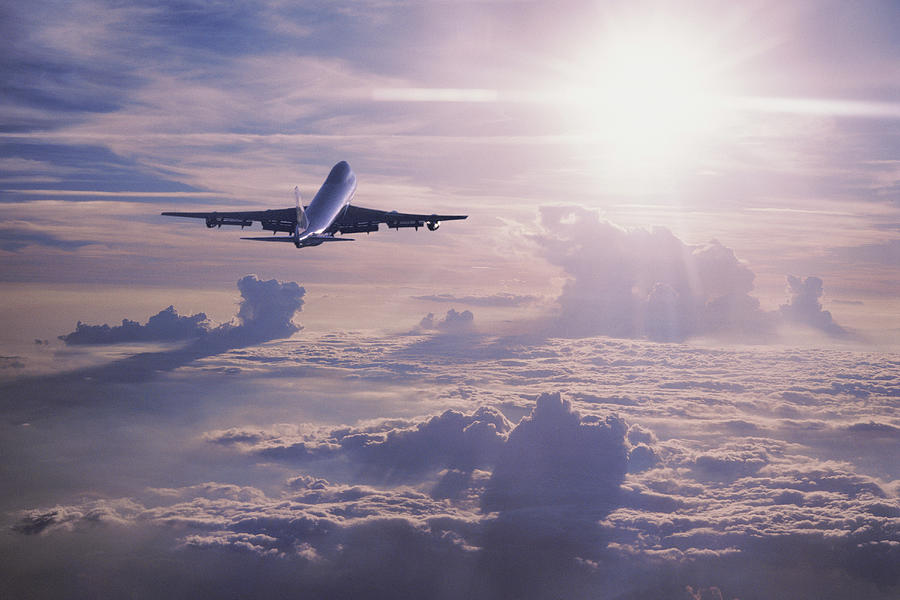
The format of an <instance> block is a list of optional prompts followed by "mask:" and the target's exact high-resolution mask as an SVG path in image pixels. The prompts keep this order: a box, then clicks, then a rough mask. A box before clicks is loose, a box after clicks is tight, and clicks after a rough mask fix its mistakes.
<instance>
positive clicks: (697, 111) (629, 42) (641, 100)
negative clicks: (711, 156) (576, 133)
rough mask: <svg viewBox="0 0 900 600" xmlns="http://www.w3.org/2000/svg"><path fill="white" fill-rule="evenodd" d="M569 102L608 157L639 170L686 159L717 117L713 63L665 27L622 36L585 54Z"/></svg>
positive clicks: (694, 45) (717, 89) (692, 43)
mask: <svg viewBox="0 0 900 600" xmlns="http://www.w3.org/2000/svg"><path fill="white" fill-rule="evenodd" d="M582 57H583V58H582V60H581V61H580V62H579V65H578V68H577V69H576V75H575V80H576V81H575V85H574V86H573V89H571V90H568V91H567V96H568V98H567V102H568V103H572V104H574V105H575V106H577V107H578V110H577V111H576V112H577V114H578V117H577V118H578V120H579V123H578V125H579V126H581V127H583V129H584V133H585V134H586V135H587V136H588V137H592V138H595V140H596V141H600V142H601V143H603V144H604V145H609V146H610V150H611V154H612V156H611V158H612V159H613V160H616V161H617V162H621V163H623V165H624V166H628V165H631V166H637V165H636V163H640V164H641V166H642V168H644V167H646V166H647V163H648V162H651V163H652V162H656V163H670V162H672V161H677V160H679V159H682V158H684V157H685V156H686V155H689V154H690V153H691V152H693V151H694V150H695V146H696V144H697V142H698V141H699V140H700V139H701V138H702V137H703V136H704V135H706V134H708V133H709V132H710V131H712V130H713V129H714V128H715V126H716V124H717V120H718V116H719V112H720V111H719V105H720V102H719V101H718V100H717V98H719V97H720V96H719V92H720V89H721V88H720V87H718V86H717V84H718V82H717V81H716V80H715V77H714V74H715V69H714V68H713V67H714V64H715V60H714V59H715V57H714V56H710V55H708V54H706V53H704V49H703V47H702V46H701V45H700V44H699V43H697V42H695V41H692V40H691V39H690V38H689V37H688V36H686V35H679V34H676V33H674V32H672V31H669V30H664V29H662V28H649V29H644V30H632V31H622V32H619V33H616V34H614V35H611V36H610V37H609V38H608V39H607V40H606V41H605V43H604V44H602V45H601V46H600V47H599V48H598V47H594V48H592V49H591V50H590V51H585V52H583V53H582Z"/></svg>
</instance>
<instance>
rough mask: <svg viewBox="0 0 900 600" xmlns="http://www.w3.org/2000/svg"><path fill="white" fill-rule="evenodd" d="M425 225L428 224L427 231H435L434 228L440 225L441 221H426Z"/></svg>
mask: <svg viewBox="0 0 900 600" xmlns="http://www.w3.org/2000/svg"><path fill="white" fill-rule="evenodd" d="M426 225H427V226H428V231H435V230H437V228H438V227H440V226H441V222H440V221H428V222H427V223H426Z"/></svg>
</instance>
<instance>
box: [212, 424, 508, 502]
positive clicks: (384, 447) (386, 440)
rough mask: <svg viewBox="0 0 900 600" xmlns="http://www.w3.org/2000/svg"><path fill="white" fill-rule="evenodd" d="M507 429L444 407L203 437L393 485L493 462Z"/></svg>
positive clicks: (463, 472)
mask: <svg viewBox="0 0 900 600" xmlns="http://www.w3.org/2000/svg"><path fill="white" fill-rule="evenodd" d="M511 428H512V425H511V424H510V422H509V421H508V420H507V419H506V417H504V416H503V414H502V413H501V412H499V411H498V410H496V409H494V408H490V407H481V408H479V409H477V410H475V411H474V412H472V413H470V414H464V413H461V412H459V411H454V410H447V411H445V412H444V413H442V414H440V415H437V416H434V417H431V418H429V419H426V420H421V421H406V420H382V421H379V422H375V423H370V424H366V425H363V426H358V427H339V428H335V429H329V430H317V429H309V428H296V427H287V430H285V428H284V427H275V428H272V429H268V430H266V429H262V430H261V429H252V428H236V429H234V428H233V429H228V430H220V431H212V432H209V433H207V434H206V435H205V436H204V437H205V439H206V440H207V441H209V442H212V443H216V444H220V445H226V446H237V447H239V448H240V449H241V450H243V451H244V452H250V453H253V454H257V455H259V456H261V457H265V458H267V459H269V460H281V461H286V462H290V463H294V464H304V463H310V462H312V461H316V460H324V459H340V460H342V461H345V462H347V463H348V464H350V465H351V468H352V470H353V471H354V473H355V476H356V477H358V478H361V479H362V480H364V481H370V482H377V483H398V482H409V481H412V480H421V479H423V478H425V477H428V476H430V475H432V474H434V473H436V472H437V471H439V470H442V469H449V470H451V471H452V472H455V473H457V474H461V475H462V476H464V477H465V478H466V479H468V478H469V477H471V474H472V472H473V471H474V470H475V469H476V468H478V467H485V466H488V465H492V464H493V463H494V462H495V461H496V458H497V455H498V454H499V453H500V449H501V447H502V446H503V443H504V442H505V440H506V434H507V433H508V432H509V430H510V429H511ZM449 477H451V478H452V477H453V475H450V476H449ZM443 485H444V486H447V485H449V481H448V482H445V483H444V484H443Z"/></svg>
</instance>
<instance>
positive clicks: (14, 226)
mask: <svg viewBox="0 0 900 600" xmlns="http://www.w3.org/2000/svg"><path fill="white" fill-rule="evenodd" d="M93 243H95V242H91V241H88V240H66V239H62V238H60V237H58V236H57V235H55V234H53V233H50V232H47V231H44V230H42V229H40V228H39V227H38V226H36V225H34V224H32V223H27V222H24V221H13V222H7V223H3V224H2V225H0V250H5V251H7V252H17V251H19V250H21V249H22V248H25V247H27V246H32V245H38V246H47V247H50V248H58V249H62V250H72V249H75V248H81V247H82V246H88V245H90V244H93Z"/></svg>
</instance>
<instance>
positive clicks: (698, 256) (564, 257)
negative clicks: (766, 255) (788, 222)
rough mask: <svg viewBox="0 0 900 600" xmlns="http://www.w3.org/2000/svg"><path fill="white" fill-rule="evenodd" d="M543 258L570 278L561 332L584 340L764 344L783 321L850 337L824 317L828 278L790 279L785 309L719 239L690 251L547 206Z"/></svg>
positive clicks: (674, 241) (670, 238)
mask: <svg viewBox="0 0 900 600" xmlns="http://www.w3.org/2000/svg"><path fill="white" fill-rule="evenodd" d="M540 223H541V226H542V228H543V233H542V234H541V235H538V236H534V237H533V239H534V241H536V242H537V243H538V244H539V245H540V247H541V249H542V251H543V255H544V257H545V258H547V260H549V261H550V262H551V263H553V264H556V265H559V266H560V267H562V268H563V270H564V271H565V272H566V274H568V275H569V279H568V281H567V282H566V284H565V286H564V287H563V291H562V294H561V295H560V297H559V298H558V299H557V302H558V303H559V315H558V318H557V320H556V322H555V325H554V329H555V333H557V334H560V335H565V336H572V337H581V336H591V335H609V336H614V337H630V338H634V337H647V338H649V339H651V340H656V341H678V340H683V339H685V338H688V337H690V336H695V335H705V334H714V335H728V336H735V335H736V336H740V337H743V338H749V339H756V340H759V339H764V338H765V337H766V336H768V335H771V334H773V333H774V330H775V327H776V325H777V324H778V323H779V321H780V320H787V321H789V322H793V323H799V324H803V325H806V326H810V327H814V328H816V329H819V330H821V331H824V332H825V333H828V334H829V335H842V334H844V333H846V332H845V331H844V330H843V329H842V328H841V327H840V326H838V325H837V324H836V323H834V321H833V320H832V318H831V315H830V313H828V312H827V311H823V310H822V306H821V304H820V303H819V298H820V297H821V295H822V281H821V280H820V279H818V278H817V277H810V278H808V279H806V280H805V281H801V280H800V279H798V278H796V277H790V278H789V279H788V283H789V292H790V294H791V299H790V301H789V303H788V304H787V305H785V306H782V307H781V310H780V311H778V312H766V311H763V310H761V308H760V304H759V300H758V299H756V298H755V297H753V296H751V295H750V292H751V291H752V290H753V280H754V277H755V276H754V274H753V271H751V270H750V269H749V268H748V267H747V265H745V264H743V263H742V262H741V261H739V260H738V259H737V257H736V256H735V254H734V251H733V250H732V249H730V248H727V247H726V246H723V245H722V244H721V243H719V242H718V241H716V240H712V241H711V242H709V243H708V244H705V245H689V244H685V243H684V242H682V241H681V240H679V239H678V238H677V237H676V236H675V235H673V234H672V232H670V231H669V230H667V229H664V228H654V229H652V230H649V231H648V230H644V229H632V230H625V229H621V228H619V227H617V226H615V225H613V224H612V223H609V222H607V221H602V220H601V219H600V218H599V216H598V214H597V213H596V212H594V211H590V210H587V209H584V208H579V207H557V206H554V207H542V208H541V211H540Z"/></svg>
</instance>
